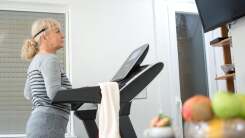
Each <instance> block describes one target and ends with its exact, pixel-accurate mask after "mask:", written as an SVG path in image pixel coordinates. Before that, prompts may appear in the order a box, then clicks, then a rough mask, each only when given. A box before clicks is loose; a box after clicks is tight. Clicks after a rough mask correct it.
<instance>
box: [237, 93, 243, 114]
mask: <svg viewBox="0 0 245 138" xmlns="http://www.w3.org/2000/svg"><path fill="white" fill-rule="evenodd" d="M237 97H238V99H239V100H240V103H241V110H240V117H242V118H244V119H245V95H244V94H237Z"/></svg>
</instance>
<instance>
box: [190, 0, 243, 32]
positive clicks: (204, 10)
mask: <svg viewBox="0 0 245 138" xmlns="http://www.w3.org/2000/svg"><path fill="white" fill-rule="evenodd" d="M195 1H196V5H197V9H198V12H199V16H200V18H201V22H202V25H203V29H204V32H208V31H211V30H213V29H216V28H217V27H221V26H223V25H226V24H227V23H230V22H232V21H234V20H236V19H238V18H240V17H242V16H244V15H245V0H195Z"/></svg>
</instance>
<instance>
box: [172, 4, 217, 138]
mask: <svg viewBox="0 0 245 138" xmlns="http://www.w3.org/2000/svg"><path fill="white" fill-rule="evenodd" d="M175 13H190V14H198V10H197V7H196V4H195V3H194V2H169V3H168V24H169V41H170V47H169V53H170V58H169V60H170V63H171V64H170V65H169V68H170V69H169V72H170V90H171V92H172V93H173V94H174V97H173V102H174V104H173V107H172V115H173V121H174V122H173V125H174V126H176V128H175V132H176V136H177V137H178V138H183V137H184V136H183V123H182V122H183V120H182V114H181V110H182V101H181V89H180V76H179V60H178V47H177V34H176V19H175ZM215 36H216V35H215V34H214V33H213V32H208V33H205V34H204V35H203V40H204V45H205V58H206V71H207V81H208V82H207V83H208V90H209V93H208V94H209V95H210V96H211V97H212V95H213V93H214V92H215V91H217V82H216V81H215V79H214V78H215V76H216V66H214V65H216V64H215V51H214V48H212V47H211V46H210V45H209V41H211V40H212V39H213V38H214V37H215Z"/></svg>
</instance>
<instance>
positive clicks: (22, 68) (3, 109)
mask: <svg viewBox="0 0 245 138" xmlns="http://www.w3.org/2000/svg"><path fill="white" fill-rule="evenodd" d="M39 18H54V19H56V20H58V21H59V22H60V23H61V25H62V28H61V30H62V31H63V32H64V31H65V15H64V14H62V13H43V12H24V11H1V10H0V134H23V133H24V132H25V125H26V121H27V119H28V117H29V114H30V112H31V103H30V101H27V100H26V99H25V98H24V96H23V90H24V84H25V80H26V71H27V68H28V65H29V62H26V61H23V60H22V59H21V58H20V52H21V47H22V44H23V42H24V40H25V39H27V38H30V37H31V26H32V23H33V22H34V21H35V20H36V19H39ZM64 33H65V32H64ZM64 51H65V50H64V49H61V50H59V52H58V53H57V54H58V56H59V58H60V60H61V62H62V63H63V64H64V62H65V52H64ZM64 65H65V64H64Z"/></svg>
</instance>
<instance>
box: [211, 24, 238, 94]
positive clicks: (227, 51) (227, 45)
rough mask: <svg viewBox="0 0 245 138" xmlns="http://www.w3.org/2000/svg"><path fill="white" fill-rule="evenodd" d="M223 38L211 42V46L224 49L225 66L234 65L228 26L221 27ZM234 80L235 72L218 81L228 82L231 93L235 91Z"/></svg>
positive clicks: (218, 78)
mask: <svg viewBox="0 0 245 138" xmlns="http://www.w3.org/2000/svg"><path fill="white" fill-rule="evenodd" d="M221 36H222V37H220V38H217V39H214V40H213V41H211V42H210V45H211V46H213V47H220V48H222V49H223V55H224V57H223V58H224V64H232V58H231V47H232V38H231V37H228V29H227V27H226V26H224V27H221ZM234 78H235V72H232V73H224V75H222V76H217V77H216V78H215V79H216V80H226V86H227V90H228V91H230V92H234V91H235V87H234Z"/></svg>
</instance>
